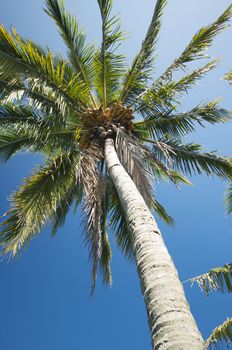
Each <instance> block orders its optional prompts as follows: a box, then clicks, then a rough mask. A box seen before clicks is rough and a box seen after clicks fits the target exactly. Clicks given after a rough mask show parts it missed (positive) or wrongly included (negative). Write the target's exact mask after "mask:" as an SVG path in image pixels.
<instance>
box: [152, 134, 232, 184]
mask: <svg viewBox="0 0 232 350" xmlns="http://www.w3.org/2000/svg"><path fill="white" fill-rule="evenodd" d="M148 141H149V140H148ZM152 143H153V150H154V152H155V155H156V156H157V157H159V158H160V159H161V160H165V159H166V161H167V162H169V163H171V164H172V167H173V169H179V170H180V171H181V172H182V173H186V174H189V175H192V174H201V173H205V174H206V175H211V176H212V175H216V176H218V177H219V178H221V179H230V178H231V171H232V168H231V161H230V160H229V159H226V158H223V157H219V156H217V155H216V154H215V153H214V152H211V153H204V152H199V151H200V150H201V146H200V145H198V144H194V143H187V144H182V143H181V141H179V140H175V139H171V138H170V139H163V140H162V141H161V142H158V141H157V142H152Z"/></svg>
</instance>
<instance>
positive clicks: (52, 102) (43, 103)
mask: <svg viewBox="0 0 232 350" xmlns="http://www.w3.org/2000/svg"><path fill="white" fill-rule="evenodd" d="M0 90H1V93H0V100H1V104H8V103H14V104H16V103H17V104H20V105H22V104H25V105H30V106H32V107H34V108H36V109H40V110H41V111H42V112H43V113H44V114H45V115H51V114H52V115H54V116H56V120H58V119H59V123H62V122H63V121H64V120H65V119H66V118H65V116H67V115H68V114H69V112H70V110H71V106H70V105H69V104H68V103H67V102H66V101H65V99H63V98H61V96H60V95H59V94H57V93H56V92H55V91H54V90H53V91H52V90H51V89H49V88H48V87H47V86H45V85H44V84H42V83H41V82H39V80H38V79H34V80H33V81H23V80H22V79H8V80H7V79H4V80H3V79H0ZM73 107H74V106H73ZM73 107H72V109H75V108H73ZM77 112H78V111H77Z"/></svg>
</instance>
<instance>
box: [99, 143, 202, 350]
mask: <svg viewBox="0 0 232 350" xmlns="http://www.w3.org/2000/svg"><path fill="white" fill-rule="evenodd" d="M105 159H106V165H107V169H108V171H109V174H110V176H111V178H112V180H113V183H114V185H115V188H116V190H117V192H118V195H119V198H120V200H121V203H122V205H123V207H124V209H125V212H126V215H127V222H128V225H129V228H130V234H131V238H132V245H133V251H134V255H135V259H136V263H137V270H138V274H139V278H140V282H141V289H142V293H143V296H144V299H145V304H146V308H147V314H148V322H149V327H150V331H151V338H152V347H153V350H164V349H165V350H167V349H168V350H203V349H204V342H203V339H202V337H201V334H200V332H199V331H198V328H197V325H196V323H195V321H194V318H193V316H192V314H191V312H190V308H189V305H188V302H187V300H186V297H185V294H184V290H183V287H182V284H181V283H180V281H179V277H178V273H177V271H176V268H175V266H174V264H173V261H172V259H171V257H170V255H169V253H168V251H167V248H166V247H165V244H164V241H163V239H162V236H161V234H160V231H159V229H158V227H157V224H156V222H155V220H154V218H153V216H152V214H151V213H150V210H149V209H148V207H147V205H146V203H145V201H144V199H143V198H142V196H141V195H140V193H139V192H138V190H137V187H136V186H135V184H134V182H133V181H132V179H131V178H130V176H129V175H128V174H127V172H126V171H125V169H124V168H123V166H122V165H121V164H120V162H119V159H118V157H117V154H116V152H115V148H114V143H113V140H111V139H108V140H106V144H105Z"/></svg>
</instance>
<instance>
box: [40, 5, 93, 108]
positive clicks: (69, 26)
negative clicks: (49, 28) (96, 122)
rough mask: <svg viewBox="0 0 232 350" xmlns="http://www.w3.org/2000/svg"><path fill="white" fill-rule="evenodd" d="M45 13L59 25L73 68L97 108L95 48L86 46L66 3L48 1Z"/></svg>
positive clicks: (82, 34) (81, 32)
mask: <svg viewBox="0 0 232 350" xmlns="http://www.w3.org/2000/svg"><path fill="white" fill-rule="evenodd" d="M45 12H46V13H47V14H48V15H49V16H50V17H51V18H52V19H53V20H54V21H55V23H56V24H57V26H58V28H59V33H60V35H61V37H62V38H63V40H64V42H65V44H66V46H67V50H68V57H69V60H70V62H71V64H72V67H73V69H74V71H75V72H76V73H77V74H78V75H79V78H80V79H81V81H82V82H84V84H85V85H86V88H87V89H88V94H89V96H90V98H91V101H92V103H93V105H94V106H95V107H96V102H95V100H94V96H93V95H92V93H91V87H92V81H93V72H94V71H93V59H94V54H95V53H94V47H93V46H88V45H85V40H86V38H85V34H84V33H83V31H82V30H81V29H80V28H79V26H78V24H77V21H76V18H75V17H74V16H73V15H71V14H70V13H68V12H67V11H66V10H65V7H64V1H57V0H46V9H45Z"/></svg>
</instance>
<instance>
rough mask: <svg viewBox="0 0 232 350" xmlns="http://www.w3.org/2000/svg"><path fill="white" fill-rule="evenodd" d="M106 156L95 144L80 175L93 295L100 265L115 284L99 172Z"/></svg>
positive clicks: (89, 151) (86, 155)
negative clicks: (111, 269) (112, 278)
mask: <svg viewBox="0 0 232 350" xmlns="http://www.w3.org/2000/svg"><path fill="white" fill-rule="evenodd" d="M102 157H103V155H102V151H101V149H100V148H99V147H98V146H95V145H91V146H90V147H89V149H88V150H87V151H86V152H85V154H84V156H83V157H82V160H81V164H80V167H79V168H78V173H77V177H78V178H79V179H80V181H81V183H82V184H83V190H84V202H83V209H82V226H83V228H84V240H85V243H86V245H88V247H89V257H90V260H91V261H92V287H91V295H92V294H93V293H94V290H95V286H96V279H97V271H98V267H99V266H100V267H101V270H102V272H103V279H104V281H105V282H107V283H109V284H110V283H111V272H110V265H109V264H110V258H111V251H110V246H109V241H108V236H107V232H106V217H105V215H107V213H104V203H105V193H106V192H105V188H106V184H105V181H104V178H103V177H102V176H101V175H100V174H99V171H98V165H99V162H100V161H101V160H102Z"/></svg>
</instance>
